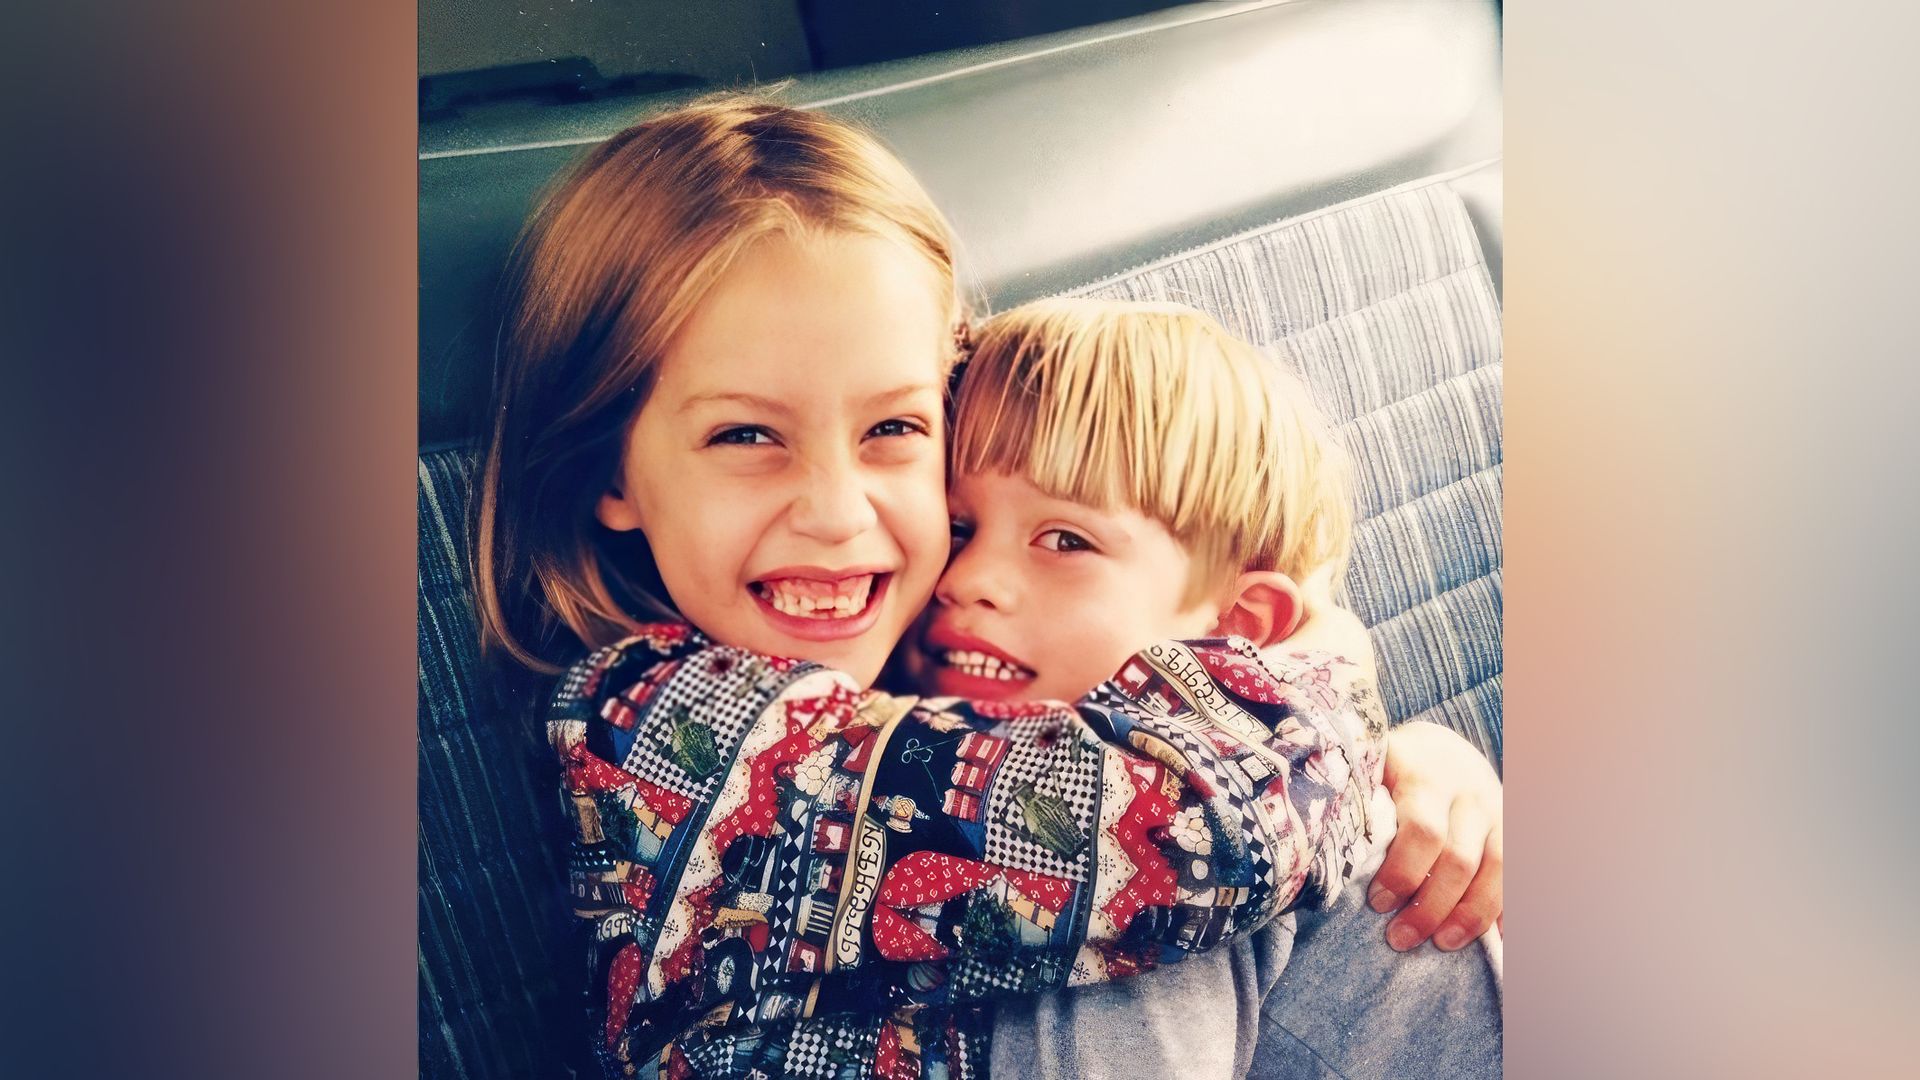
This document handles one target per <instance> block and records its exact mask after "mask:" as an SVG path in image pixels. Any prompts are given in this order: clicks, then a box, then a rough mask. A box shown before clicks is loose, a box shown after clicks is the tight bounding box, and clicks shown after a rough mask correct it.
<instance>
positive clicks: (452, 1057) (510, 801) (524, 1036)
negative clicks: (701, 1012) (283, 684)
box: [418, 451, 586, 1080]
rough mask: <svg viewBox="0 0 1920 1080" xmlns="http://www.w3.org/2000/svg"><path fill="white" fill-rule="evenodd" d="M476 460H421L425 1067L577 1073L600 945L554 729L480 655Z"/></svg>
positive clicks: (498, 1073) (451, 1073) (477, 1077)
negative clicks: (593, 948)
mask: <svg viewBox="0 0 1920 1080" xmlns="http://www.w3.org/2000/svg"><path fill="white" fill-rule="evenodd" d="M470 462H471V458H470V456H469V455H467V454H464V453H460V452H456V451H441V452H437V453H431V454H428V455H427V456H425V457H423V458H421V459H420V564H419V565H420V606H419V631H420V764H419V774H418V776H419V789H420V1074H421V1075H422V1076H423V1077H432V1078H435V1080H452V1078H460V1080H467V1078H473V1080H481V1078H493V1077H508V1076H520V1077H525V1076H564V1075H566V1072H565V1071H564V1068H565V1067H564V1065H563V1062H565V1061H568V1060H570V1059H571V1060H578V1056H577V1055H578V1054H579V1053H580V1052H582V1051H583V1050H584V1049H585V1047H584V1044H583V1043H582V1040H584V1038H585V1036H584V1035H583V1034H580V1031H581V1028H580V1025H579V1023H578V1014H579V1008H578V1006H577V1004H576V999H575V998H574V997H573V995H572V994H569V993H565V992H563V989H562V986H563V983H564V982H565V980H566V979H567V978H569V977H572V976H574V975H576V974H577V971H576V969H580V970H584V965H585V963H586V961H585V959H584V957H585V956H586V953H585V951H584V949H583V948H581V947H580V946H579V945H578V944H574V943H572V940H571V935H572V934H573V933H575V930H574V927H573V925H572V924H573V921H574V920H572V919H571V918H569V917H568V916H567V912H566V909H565V907H564V906H563V904H562V902H561V901H562V898H563V895H564V888H565V880H566V868H565V867H564V866H563V865H562V864H561V861H560V859H559V858H558V853H559V852H562V851H564V850H565V843H564V840H563V839H558V838H559V837H564V836H565V833H564V831H563V830H564V825H563V823H562V819H561V818H560V816H559V807H558V804H557V802H556V800H557V798H558V796H557V790H558V789H557V788H556V787H555V784H554V780H555V777H554V766H553V754H552V752H551V751H550V750H548V749H547V745H546V736H545V730H544V728H542V727H541V726H540V725H537V724H534V723H532V722H531V717H532V715H533V711H532V710H530V709H528V708H526V707H524V706H522V705H520V704H519V703H516V702H511V701H508V700H506V699H505V688H504V687H503V686H501V685H499V684H498V683H497V681H496V680H494V679H492V678H490V677H489V676H488V673H487V671H486V670H485V669H484V668H483V667H482V663H481V659H480V655H479V632H478V627H477V625H476V623H475V620H474V614H473V606H472V600H471V592H470V590H471V585H470V584H469V582H470V576H469V574H468V567H467V559H466V555H465V551H466V533H467V529H466V513H467V504H468V493H469V485H470V482H471V472H472V469H471V465H470ZM575 1044H581V1045H575Z"/></svg>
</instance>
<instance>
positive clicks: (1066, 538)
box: [1034, 529, 1094, 551]
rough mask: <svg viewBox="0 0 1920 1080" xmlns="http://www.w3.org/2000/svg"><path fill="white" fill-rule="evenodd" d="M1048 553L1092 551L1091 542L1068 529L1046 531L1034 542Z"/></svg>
mask: <svg viewBox="0 0 1920 1080" xmlns="http://www.w3.org/2000/svg"><path fill="white" fill-rule="evenodd" d="M1034 543H1036V544H1038V545H1039V546H1041V547H1043V548H1046V549H1047V550H1048V551H1093V550H1094V546H1093V542H1092V541H1090V540H1088V539H1087V538H1086V537H1084V536H1081V535H1080V534H1079V533H1077V532H1073V531H1072V530H1070V529H1048V530H1047V531H1046V532H1043V533H1041V534H1040V536H1039V538H1038V539H1036V540H1035V541H1034Z"/></svg>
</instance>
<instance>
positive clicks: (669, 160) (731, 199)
mask: <svg viewBox="0 0 1920 1080" xmlns="http://www.w3.org/2000/svg"><path fill="white" fill-rule="evenodd" d="M817 231H826V232H852V233H866V234H872V235H878V236H882V237H886V238H890V239H895V240H898V241H900V242H901V243H904V244H906V245H908V246H909V247H910V248H911V249H913V250H916V251H918V252H920V253H921V254H923V255H924V256H925V257H926V258H927V260H928V261H929V262H930V263H931V264H932V265H933V267H934V268H935V270H936V271H937V273H938V275H939V277H940V280H941V281H942V283H943V284H944V286H945V287H946V289H947V291H948V292H949V293H951V294H952V295H953V297H954V302H953V315H954V318H955V320H956V321H957V322H960V323H964V321H965V309H964V305H963V304H962V303H961V301H960V297H959V290H958V288H957V285H956V278H955V274H954V242H953V238H952V232H951V230H950V229H949V227H948V225H947V222H946V220H945V218H944V217H942V216H941V214H940V212H939V210H938V209H937V208H936V207H935V206H934V205H933V202H932V200H931V199H930V198H929V197H928V196H927V194H926V192H925V191H924V190H923V189H922V188H921V187H920V184H919V182H918V181H916V180H915V179H914V178H913V176H912V174H911V173H909V172H908V171H907V169H906V167H905V166H904V165H902V164H901V163H900V161H899V160H898V159H897V158H895V157H894V156H893V154H892V153H891V152H889V151H888V150H887V149H886V148H885V147H883V146H882V145H881V144H880V143H879V141H878V140H877V139H875V138H874V137H873V136H871V135H869V134H867V133H866V132H864V131H862V130H860V129H859V128H857V127H855V126H853V125H851V124H849V123H847V122H845V121H843V120H840V119H837V118H834V117H831V116H828V115H825V114H823V113H819V112H809V111H803V110H799V109H795V108H791V107H788V106H785V105H781V104H778V103H776V102H773V101H769V100H767V99H765V98H761V97H755V96H749V95H744V94H723V95H718V96H715V97H710V98H705V99H702V100H701V101H698V102H695V103H694V104H692V105H689V106H686V107H683V108H680V109H676V110H674V111H672V112H668V113H665V114H663V115H661V116H657V117H654V118H652V119H649V120H646V121H644V122H642V123H640V124H637V125H635V126H633V127H630V128H628V129H626V130H625V131H622V132H621V133H620V134H618V135H615V136H614V137H613V138H611V139H608V140H607V141H606V142H604V143H601V144H600V145H598V146H597V147H595V148H594V149H593V151H592V152H591V153H589V154H588V155H587V156H586V157H585V159H584V160H582V161H581V162H580V163H579V164H578V165H577V166H576V167H574V168H573V169H571V170H570V171H568V172H567V173H566V174H564V175H563V176H561V177H560V178H559V179H558V180H557V181H556V182H555V184H554V185H553V187H552V188H551V189H550V190H549V191H548V192H547V193H546V195H545V196H544V197H543V198H542V200H541V202H540V205H539V207H538V208H537V209H536V210H535V211H534V213H533V215H532V217H531V218H530V219H529V221H528V223H527V226H526V229H525V230H524V232H523V233H522V235H521V237H520V240H519V242H518V243H517V244H516V246H515V252H514V257H513V259H512V262H511V264H510V269H509V272H508V277H507V279H506V292H505V296H506V299H507V311H506V315H505V318H504V320H503V322H502V325H501V338H500V343H499V348H498V352H497V356H496V360H495V371H494V385H493V403H492V412H491V414H490V418H491V424H490V431H489V433H488V438H487V445H486V451H485V456H484V459H483V461H482V464H481V469H480V476H479V481H478V498H477V499H476V500H475V506H476V512H475V516H474V522H473V529H472V532H471V535H472V536H473V538H474V552H473V565H474V578H475V580H474V585H475V593H476V602H477V607H478V612H479V616H480V626H481V638H482V644H483V646H484V647H485V649H486V650H487V651H488V653H489V654H491V655H496V656H499V655H504V656H506V657H510V658H511V659H512V660H514V661H517V662H518V663H519V664H521V665H524V666H526V667H528V668H532V669H534V670H536V671H543V672H553V671H557V670H558V669H559V666H560V665H561V664H563V663H565V662H566V661H567V660H568V659H569V658H570V657H571V656H574V655H577V654H578V652H579V650H580V648H581V646H583V645H584V646H586V647H588V648H594V647H598V646H601V645H604V644H608V643H611V642H612V641H615V640H617V639H619V638H621V637H624V636H626V635H627V634H629V633H631V632H632V631H633V629H634V628H635V627H636V625H637V624H638V623H639V622H640V621H641V620H644V619H660V618H675V617H677V616H676V613H675V612H674V610H673V607H672V603H671V601H670V600H669V599H668V597H667V595H666V592H665V590H664V589H663V588H662V587H661V584H660V579H659V575H658V572H657V571H656V570H655V569H654V564H653V559H652V556H651V554H650V553H649V551H648V550H647V548H646V541H645V539H644V537H642V536H641V535H640V534H639V533H638V532H637V531H635V532H630V533H616V532H613V531H611V530H608V529H606V528H604V527H603V526H601V525H600V524H599V522H598V521H597V519H596V518H595V516H594V507H595V504H596V502H597V501H598V499H599V498H600V496H601V494H602V493H603V492H605V491H606V490H607V488H608V486H609V485H610V484H611V483H612V482H613V480H614V478H615V476H616V472H617V470H618V469H619V467H620V461H621V457H622V452H623V450H624V447H625V442H626V435H627V431H628V429H629V427H630V425H631V423H632V420H633V418H634V416H635V415H636V414H637V413H638V412H639V410H640V407H641V406H642V405H643V404H645V402H646V400H647V395H648V393H649V391H650V390H651V389H652V386H653V382H654V377H655V374H656V372H657V369H658V365H659V364H660V362H661V360H662V358H663V357H664V356H665V355H666V352H667V349H668V347H669V345H670V344H671V342H672V341H673V339H674V336H675V334H676V333H677V332H678V331H679V330H680V328H681V327H682V326H683V325H684V324H685V322H686V320H687V318H688V316H689V315H690V314H691V313H692V312H693V310H694V309H695V307H697V306H698V305H699V303H700V302H701V299H702V298H703V297H704V296H705V295H706V293H707V290H708V289H710V288H711V287H712V286H713V284H714V282H715V281H716V280H718V279H719V277H720V276H721V275H722V274H723V273H725V271H726V269H727V268H728V266H729V265H730V264H731V263H732V261H733V259H734V258H735V257H736V256H737V255H738V254H739V253H740V252H741V251H743V250H745V249H746V248H747V247H748V246H749V245H751V244H753V243H754V242H756V241H758V240H761V239H763V238H765V237H767V236H769V235H776V234H781V233H786V234H795V233H805V232H817Z"/></svg>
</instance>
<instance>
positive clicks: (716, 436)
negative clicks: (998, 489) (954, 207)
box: [597, 233, 955, 684]
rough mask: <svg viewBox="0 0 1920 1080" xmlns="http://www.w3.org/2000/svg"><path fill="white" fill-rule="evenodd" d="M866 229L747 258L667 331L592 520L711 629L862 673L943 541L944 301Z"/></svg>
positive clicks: (762, 248) (868, 671) (765, 244)
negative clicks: (626, 536) (640, 549)
mask: <svg viewBox="0 0 1920 1080" xmlns="http://www.w3.org/2000/svg"><path fill="white" fill-rule="evenodd" d="M938 286H939V283H938V282H937V281H936V279H935V275H934V274H933V273H932V272H931V271H930V270H929V268H928V264H927V260H926V259H925V257H924V256H922V255H920V254H918V253H916V252H914V251H912V250H909V249H908V248H907V247H905V246H904V245H902V244H901V243H899V242H897V241H894V240H890V239H883V238H881V237H877V236H871V235H865V234H844V233H825V234H820V233H804V234H799V235H786V234H778V235H774V236H771V237H769V238H767V239H764V240H761V241H759V242H757V243H755V244H754V245H753V246H752V247H750V248H748V249H747V250H745V251H744V252H742V253H740V255H738V256H737V257H736V258H735V259H734V261H733V263H732V265H731V266H729V267H728V269H727V270H726V271H725V272H724V273H723V274H722V275H721V276H720V278H719V280H718V281H716V282H715V283H714V285H713V287H712V289H711V290H710V291H709V292H708V293H707V295H706V297H705V298H704V299H703V300H702V301H701V303H700V305H699V306H698V307H697V308H695V309H694V311H693V314H692V315H691V317H690V318H689V319H688V320H687V322H686V324H685V325H684V326H683V327H682V328H681V329H680V331H679V332H678V333H677V334H676V335H675V337H674V339H673V343H672V345H671V346H670V347H669V348H668V350H667V353H666V355H665V357H664V358H663V360H662V362H661V366H660V373H659V378H658V381H657V382H656V383H655V384H654V386H653V388H652V391H651V393H650V394H649V396H648V398H647V400H646V403H645V404H644V405H642V406H641V407H640V410H639V415H638V416H637V417H636V418H635V420H634V422H633V426H632V428H631V430H630V431H629V432H628V435H627V447H626V451H625V453H624V454H623V455H622V461H621V469H620V473H619V475H618V476H617V477H615V478H614V483H613V486H611V487H610V488H609V489H608V490H607V492H606V493H605V495H603V496H602V497H601V499H600V502H599V506H598V508H597V516H598V517H599V520H600V523H601V524H602V525H605V526H606V527H607V528H610V529H615V530H623V531H624V530H638V531H640V532H641V533H642V534H644V535H645V537H646V541H647V545H648V547H650V548H651V549H652V553H653V556H654V561H655V563H656V564H657V565H658V567H659V569H660V579H661V581H662V583H664V584H665V586H666V590H667V593H668V595H669V596H671V597H672V599H673V603H674V606H675V607H676V608H677V609H679V611H680V613H681V614H682V615H684V616H686V618H687V621H688V622H691V623H692V624H693V625H695V626H697V627H699V628H700V629H701V630H702V631H705V632H706V633H707V634H708V635H709V636H711V637H713V638H714V639H715V640H716V641H721V642H724V643H726V644H728V645H733V646H737V647H740V648H744V649H750V650H752V651H754V652H759V653H765V654H768V655H772V656H788V657H796V658H799V659H804V660H813V661H817V662H819V663H822V664H826V665H828V666H830V667H835V668H838V669H840V670H841V671H844V672H846V673H847V674H849V675H851V676H853V677H854V678H855V679H857V680H859V681H860V682H861V683H862V684H866V683H870V682H872V680H873V679H874V678H875V677H876V676H878V675H879V673H880V668H881V666H882V665H883V664H884V663H885V661H886V658H887V655H888V653H889V652H890V651H891V650H892V648H893V646H894V644H895V643H896V642H898V641H899V640H900V638H901V637H902V636H903V635H904V634H905V633H906V630H907V627H908V626H909V625H910V624H911V623H912V622H913V619H914V617H915V616H916V615H917V614H918V613H919V611H920V608H921V607H922V606H923V605H924V604H925V603H926V601H927V598H928V597H929V596H930V595H931V594H932V592H933V583H934V581H935V580H936V579H937V578H938V577H939V575H940V570H941V567H942V566H944V565H945V563H946V558H947V549H948V533H947V515H946V490H945V489H946V429H945V396H944V395H945V387H946V373H947V367H948V361H949V359H950V357H951V351H952V325H953V323H952V320H953V318H954V315H955V313H954V310H953V307H952V301H951V298H950V297H948V296H946V295H944V294H943V293H942V290H941V289H940V288H939V287H938Z"/></svg>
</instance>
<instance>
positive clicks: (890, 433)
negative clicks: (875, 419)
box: [867, 416, 927, 439]
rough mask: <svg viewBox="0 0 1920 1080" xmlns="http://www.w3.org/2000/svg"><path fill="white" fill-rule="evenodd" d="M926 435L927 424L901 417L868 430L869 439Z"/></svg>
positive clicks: (881, 422) (883, 421)
mask: <svg viewBox="0 0 1920 1080" xmlns="http://www.w3.org/2000/svg"><path fill="white" fill-rule="evenodd" d="M926 433H927V426H926V425H925V424H922V423H920V422H919V421H917V420H908V419H906V418H905V417H900V416H896V417H894V418H893V419H891V420H882V421H880V422H879V423H877V424H875V425H873V427H871V428H869V429H867V437H868V438H870V439H897V438H899V437H900V436H902V435H925V434H926Z"/></svg>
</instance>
